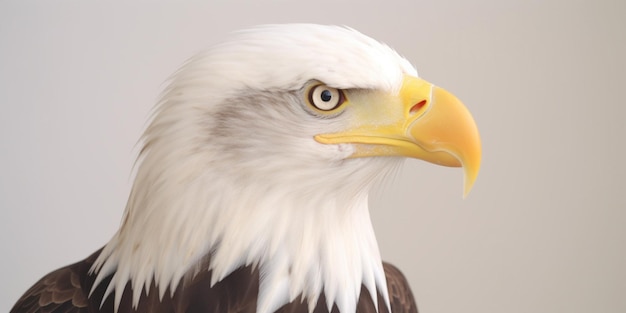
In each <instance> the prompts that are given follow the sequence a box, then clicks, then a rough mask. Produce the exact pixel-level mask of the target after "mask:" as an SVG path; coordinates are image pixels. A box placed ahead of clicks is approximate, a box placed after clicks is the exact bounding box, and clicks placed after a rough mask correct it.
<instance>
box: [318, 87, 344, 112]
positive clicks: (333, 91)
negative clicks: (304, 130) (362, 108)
mask: <svg viewBox="0 0 626 313" xmlns="http://www.w3.org/2000/svg"><path fill="white" fill-rule="evenodd" d="M345 100H346V98H345V96H344V95H343V91H341V90H340V89H337V88H332V87H329V86H326V85H316V86H313V88H311V89H310V90H309V103H310V104H311V105H312V106H313V107H314V108H316V109H318V110H320V111H324V112H328V111H332V110H334V109H336V108H338V107H339V106H340V105H341V104H342V103H343V102H344V101H345Z"/></svg>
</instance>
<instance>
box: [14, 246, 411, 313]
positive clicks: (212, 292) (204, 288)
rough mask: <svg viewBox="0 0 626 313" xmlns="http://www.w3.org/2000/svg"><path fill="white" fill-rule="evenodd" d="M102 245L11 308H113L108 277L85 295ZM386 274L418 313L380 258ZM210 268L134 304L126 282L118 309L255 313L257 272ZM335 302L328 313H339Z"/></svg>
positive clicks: (77, 311) (302, 307)
mask: <svg viewBox="0 0 626 313" xmlns="http://www.w3.org/2000/svg"><path fill="white" fill-rule="evenodd" d="M99 254H100V250H99V251H97V252H95V253H94V254H92V255H91V256H89V257H88V258H86V259H85V260H83V261H81V262H78V263H75V264H72V265H69V266H66V267H63V268H60V269H58V270H56V271H54V272H51V273H50V274H48V275H46V276H44V277H43V278H42V279H40V280H39V281H38V282H37V283H35V285H33V286H32V287H31V288H30V289H28V290H27V291H26V292H25V293H24V295H23V296H22V297H21V298H20V299H19V300H18V301H17V303H16V304H15V306H14V307H13V309H11V313H22V312H24V313H34V312H42V313H43V312H54V313H62V312H63V313H70V312H71V313H96V312H99V313H106V312H113V297H112V296H109V297H108V298H107V299H106V300H105V301H104V303H103V305H102V308H100V304H101V301H102V296H103V295H104V291H105V290H106V286H107V285H108V282H109V280H110V277H109V278H107V279H106V280H105V281H103V282H102V283H101V284H100V285H99V286H98V287H97V288H96V290H95V291H94V292H93V294H92V296H91V297H88V295H89V291H90V290H91V287H92V286H93V283H94V281H95V275H90V274H89V269H90V268H91V266H92V264H93V262H94V261H95V260H96V258H97V257H98V255H99ZM384 269H385V276H386V279H387V286H388V289H389V299H390V301H391V310H392V311H393V313H417V306H416V304H415V300H414V298H413V294H412V293H411V290H410V288H409V284H408V282H407V280H406V278H405V277H404V275H402V273H401V272H400V271H399V270H398V269H397V268H396V267H395V266H393V265H391V264H388V263H384ZM210 276H211V274H210V272H209V271H201V272H200V273H198V274H197V275H195V276H194V277H193V279H190V280H188V281H185V282H184V283H183V286H182V288H178V290H177V291H176V292H175V293H174V295H173V296H170V293H169V290H168V291H167V292H166V293H165V296H164V297H163V299H159V296H158V292H157V289H156V288H155V286H154V285H153V286H152V287H151V292H150V294H149V295H146V294H145V292H144V293H143V294H142V297H141V300H140V301H139V306H138V307H137V309H136V310H135V309H133V308H132V305H131V303H132V301H131V299H132V290H131V288H130V284H128V285H126V288H125V290H124V295H123V297H122V301H121V303H120V307H119V311H118V312H119V313H125V312H150V313H166V312H167V313H169V312H172V313H174V312H176V313H182V312H188V313H192V312H198V313H200V312H204V313H206V312H211V313H213V312H215V313H218V312H219V313H254V312H255V311H256V299H257V294H258V287H259V273H258V271H256V270H253V269H252V268H251V267H245V268H240V269H238V270H236V271H235V272H233V273H232V274H231V275H229V276H228V277H226V278H225V279H224V280H222V281H221V282H219V283H217V284H216V285H215V286H213V287H211V286H210ZM325 302H326V299H325V298H324V295H323V294H322V295H321V296H320V299H319V300H318V303H317V306H316V307H315V310H314V313H324V312H328V310H327V308H326V304H325ZM378 303H379V311H378V312H380V313H388V312H387V309H386V307H385V305H384V300H383V299H382V297H380V296H379V297H378ZM307 308H308V306H307V304H306V302H304V303H302V302H301V301H300V299H296V300H295V301H294V302H291V303H289V304H286V305H284V306H283V307H281V308H280V309H279V310H278V311H277V312H280V313H296V312H298V313H300V312H303V313H306V312H308V309H307ZM338 312H339V311H338V310H337V307H336V306H334V307H333V310H332V311H331V313H338ZM357 312H359V313H370V312H371V313H374V312H376V310H375V308H374V304H373V302H372V299H371V298H370V296H369V293H368V292H367V290H366V289H365V288H364V287H363V288H362V289H361V296H360V299H359V302H358V305H357Z"/></svg>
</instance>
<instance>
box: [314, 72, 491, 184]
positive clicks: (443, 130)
mask: <svg viewBox="0 0 626 313" xmlns="http://www.w3.org/2000/svg"><path fill="white" fill-rule="evenodd" d="M346 98H347V99H348V101H347V102H348V103H347V104H346V105H347V106H346V108H345V110H346V111H348V110H350V111H351V114H352V115H351V116H352V119H351V122H350V124H351V125H350V127H349V129H347V130H346V131H343V132H338V133H331V134H320V135H317V136H315V140H317V141H318V142H320V143H324V144H340V143H351V144H354V146H355V152H354V153H353V155H352V157H368V156H405V157H411V158H417V159H421V160H424V161H428V162H431V163H435V164H439V165H444V166H454V167H459V166H462V167H463V168H464V171H465V183H464V196H467V194H468V193H469V191H470V190H471V188H472V186H473V184H474V181H475V180H476V177H477V175H478V171H479V168H480V159H481V146H480V137H479V135H478V129H477V127H476V123H474V119H473V118H472V116H471V114H470V113H469V111H468V110H467V108H465V106H464V105H463V104H462V103H461V101H459V100H458V99H457V98H456V97H455V96H453V95H452V94H450V93H449V92H447V91H445V90H444V89H442V88H439V87H437V86H434V85H433V84H431V83H429V82H427V81H425V80H423V79H421V78H417V77H413V76H405V77H404V81H403V84H402V87H401V89H400V92H399V93H398V94H397V95H390V94H383V93H355V94H348V95H346ZM346 113H348V112H346Z"/></svg>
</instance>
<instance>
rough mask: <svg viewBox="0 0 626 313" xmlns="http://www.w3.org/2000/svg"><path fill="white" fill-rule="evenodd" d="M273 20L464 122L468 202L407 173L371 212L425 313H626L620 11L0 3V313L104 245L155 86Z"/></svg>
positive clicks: (434, 4)
mask: <svg viewBox="0 0 626 313" xmlns="http://www.w3.org/2000/svg"><path fill="white" fill-rule="evenodd" d="M285 22H315V23H322V24H342V25H349V26H351V27H353V28H356V29H358V30H360V31H362V32H364V33H366V34H368V35H370V36H372V37H374V38H376V39H378V40H380V41H383V42H386V43H387V44H389V45H390V46H392V47H393V48H395V49H396V50H398V51H399V52H400V53H401V54H402V55H404V56H406V57H407V58H408V59H409V60H410V61H411V62H412V63H413V64H414V65H415V66H416V67H417V69H418V71H419V73H420V75H421V76H422V77H424V78H426V79H428V80H430V81H432V82H434V83H436V84H438V85H440V86H443V87H444V88H446V89H448V90H450V91H452V92H453V93H454V94H456V95H457V96H458V97H459V98H461V99H462V100H463V101H464V103H465V104H466V105H467V106H468V107H469V109H470V110H471V111H472V113H473V115H474V118H475V120H476V122H477V124H478V126H479V129H480V132H481V135H482V142H483V155H484V157H483V165H482V169H481V172H480V175H479V177H478V180H477V182H476V185H475V188H474V190H473V191H472V193H471V194H470V195H469V197H468V198H467V199H466V200H462V197H461V194H462V171H461V170H459V169H450V168H443V167H437V166H435V165H432V164H427V163H424V162H420V161H417V160H409V161H407V162H406V165H405V167H404V169H403V170H402V172H400V173H399V174H398V176H397V177H396V178H395V179H394V180H393V181H392V182H389V183H388V184H386V185H385V187H384V188H381V189H380V190H378V191H377V192H375V194H374V196H373V197H372V201H371V202H372V205H371V211H372V218H373V223H374V224H375V225H374V226H375V228H376V233H377V236H378V240H379V245H380V248H381V252H382V254H383V258H384V259H385V260H388V261H391V262H392V263H394V264H396V265H397V266H398V267H400V268H401V269H402V270H403V272H404V273H405V274H406V275H407V277H408V279H409V281H410V284H411V286H412V288H413V291H414V293H415V296H416V298H417V302H418V305H419V308H420V312H422V313H433V312H437V313H439V312H493V313H496V312H497V313H500V312H507V313H515V312H520V313H521V312H568V313H574V312H603V313H610V312H626V227H625V226H626V197H625V194H626V181H625V180H624V177H625V176H626V165H625V164H624V163H625V162H626V160H625V156H626V147H625V145H626V101H625V95H624V91H625V90H626V62H625V56H626V2H624V1H621V0H615V1H564V0H563V1H559V0H550V1H498V0H478V1H462V0H458V1H452V0H450V1H435V0H424V1H406V2H395V1H377V2H366V1H355V2H349V1H301V2H297V3H294V2H291V1H271V2H268V1H250V2H243V1H235V2H227V1H214V2H211V3H200V2H188V3H173V2H172V3H153V2H148V1H137V2H134V3H102V2H97V3H91V2H90V3H79V1H77V2H76V3H72V2H55V3H54V4H48V3H45V2H44V1H41V2H30V1H15V2H5V1H3V2H0V106H1V107H0V149H1V153H0V210H1V211H0V251H2V256H1V258H0V262H1V263H0V265H1V266H0V278H1V281H2V282H1V283H0V311H2V312H6V311H8V310H9V309H10V307H11V306H12V305H13V303H14V302H15V301H16V300H17V299H18V298H19V296H20V295H21V294H22V293H23V292H24V291H25V290H26V289H27V288H28V287H29V286H31V285H32V284H33V283H34V282H35V281H36V280H38V279H39V278H40V277H41V276H42V275H44V274H46V273H48V272H49V271H51V270H53V269H56V268H58V267H60V266H63V265H66V264H69V263H72V262H75V261H78V260H80V259H82V258H84V257H86V256H87V255H89V254H90V253H91V252H93V251H95V250H96V249H98V248H100V247H101V246H102V245H104V244H105V243H106V242H107V240H108V239H109V238H110V237H111V236H112V235H113V233H114V231H115V230H116V229H117V226H118V223H119V220H120V218H121V215H122V211H123V208H124V206H125V201H126V198H127V196H128V192H129V188H130V185H131V183H132V175H131V172H132V166H133V162H134V159H135V156H136V153H137V147H136V146H135V144H136V143H137V140H138V138H139V136H140V134H141V132H142V130H143V128H144V127H145V125H146V120H147V118H148V114H149V110H150V108H151V107H152V106H153V104H154V103H155V102H156V100H157V98H158V95H159V92H160V91H161V90H162V89H163V87H164V81H165V80H166V79H167V77H168V76H169V75H170V74H171V73H172V72H174V71H175V70H176V69H177V67H178V66H179V65H181V64H182V63H183V62H184V61H185V60H186V59H187V58H189V57H190V56H192V55H193V54H194V53H196V52H198V51H200V50H202V49H204V48H206V47H208V46H210V45H211V44H212V43H215V42H218V41H220V40H222V39H224V38H225V37H226V36H228V34H229V33H230V32H232V31H234V30H238V29H241V28H246V27H250V26H252V25H256V24H264V23H285ZM329 49H332V47H329Z"/></svg>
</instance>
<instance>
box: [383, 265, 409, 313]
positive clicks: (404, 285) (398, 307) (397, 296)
mask: <svg viewBox="0 0 626 313" xmlns="http://www.w3.org/2000/svg"><path fill="white" fill-rule="evenodd" d="M383 268H384V269H385V276H386V278H387V289H388V290H389V301H390V302H391V311H392V312H393V313H417V304H416V303H415V298H414V297H413V292H411V287H410V286H409V282H408V281H407V280H406V277H404V274H402V272H400V270H399V269H398V268H397V267H395V266H393V265H391V264H389V263H387V262H383Z"/></svg>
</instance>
